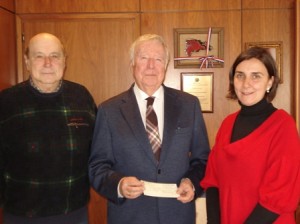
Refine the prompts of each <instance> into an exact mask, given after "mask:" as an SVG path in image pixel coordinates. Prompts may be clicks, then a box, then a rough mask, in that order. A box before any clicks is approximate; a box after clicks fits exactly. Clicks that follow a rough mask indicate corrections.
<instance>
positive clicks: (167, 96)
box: [89, 34, 210, 224]
mask: <svg viewBox="0 0 300 224" xmlns="http://www.w3.org/2000/svg"><path fill="white" fill-rule="evenodd" d="M130 59H131V68H132V71H133V77H134V79H135V83H134V84H133V85H132V86H131V88H130V89H129V90H128V91H125V92H124V93H121V94H120V95H118V96H115V97H113V98H111V99H109V100H107V101H106V102H104V103H102V104H101V105H100V106H99V109H98V114H97V119H96V125H95V131H94V137H93V143H92V152H91V157H90V160H89V176H90V181H91V184H92V186H93V188H94V189H95V190H96V191H97V192H98V193H99V194H101V195H103V196H104V197H106V198H107V199H108V224H167V223H172V224H195V222H196V221H195V220H196V213H195V199H196V198H197V197H198V196H200V195H201V194H202V192H203V191H202V190H203V189H201V187H200V185H199V183H200V181H201V180H202V178H203V176H204V172H205V167H206V161H207V157H208V154H209V151H210V149H209V143H208V137H207V132H206V127H205V123H204V120H203V116H202V113H201V108H200V103H199V100H198V98H197V97H195V96H192V95H190V94H188V93H184V92H182V91H179V90H175V89H172V88H168V87H166V86H165V85H163V82H164V79H165V73H166V69H167V66H168V62H169V51H168V49H167V46H166V44H165V42H164V40H163V38H162V37H161V36H159V35H155V34H146V35H142V36H140V37H139V38H138V39H137V40H136V41H135V42H134V43H133V44H132V46H131V48H130ZM149 96H153V97H155V100H154V104H153V108H154V110H155V112H156V114H157V120H158V130H159V138H160V140H161V152H160V157H159V159H156V158H155V156H154V153H153V151H152V147H151V144H150V141H149V139H148V135H147V132H146V129H145V127H146V115H145V114H146V103H147V100H146V98H147V97H149ZM146 181H147V182H153V183H154V185H155V184H160V183H168V184H177V186H178V188H177V191H176V193H177V195H178V196H175V197H168V196H164V195H156V193H158V192H154V193H155V195H151V196H149V194H146V193H145V192H146V191H145V190H146V189H145V188H146ZM155 186H156V185H155ZM147 190H148V189H147ZM164 191H167V189H163V190H162V192H164Z"/></svg>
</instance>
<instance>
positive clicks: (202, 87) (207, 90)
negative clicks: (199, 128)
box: [181, 72, 213, 113]
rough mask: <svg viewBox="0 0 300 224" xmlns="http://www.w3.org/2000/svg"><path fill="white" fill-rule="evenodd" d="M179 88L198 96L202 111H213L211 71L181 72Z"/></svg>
mask: <svg viewBox="0 0 300 224" xmlns="http://www.w3.org/2000/svg"><path fill="white" fill-rule="evenodd" d="M181 90H182V91H184V92H187V93H190V94H192V95H194V96H196V97H198V99H199V101H200V105H201V110H202V112H209V113H212V112H213V72H182V73H181Z"/></svg>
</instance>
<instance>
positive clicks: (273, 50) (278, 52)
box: [245, 41, 283, 83]
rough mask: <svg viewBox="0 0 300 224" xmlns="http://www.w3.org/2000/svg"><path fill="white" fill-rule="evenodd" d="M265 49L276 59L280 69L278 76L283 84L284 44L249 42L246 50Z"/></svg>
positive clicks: (246, 44) (279, 42)
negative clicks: (251, 48)
mask: <svg viewBox="0 0 300 224" xmlns="http://www.w3.org/2000/svg"><path fill="white" fill-rule="evenodd" d="M254 46H258V47H263V48H267V49H268V51H269V52H270V54H271V55H272V57H273V58H274V59H275V61H276V64H277V69H278V75H279V78H280V83H283V76H282V42H281V41H278V42H249V43H245V47H246V49H248V48H250V47H254Z"/></svg>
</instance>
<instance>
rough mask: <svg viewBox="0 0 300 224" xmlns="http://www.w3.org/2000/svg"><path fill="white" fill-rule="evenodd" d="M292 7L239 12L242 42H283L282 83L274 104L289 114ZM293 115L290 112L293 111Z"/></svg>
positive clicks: (292, 38)
mask: <svg viewBox="0 0 300 224" xmlns="http://www.w3.org/2000/svg"><path fill="white" fill-rule="evenodd" d="M294 18H295V17H294V9H265V10H262V9H258V10H244V11H243V13H242V21H243V22H242V36H243V40H242V42H243V43H244V44H245V43H246V42H270V41H282V43H283V55H282V59H283V64H282V68H281V69H282V71H283V73H282V74H283V83H282V84H280V85H279V88H278V91H277V95H276V98H275V99H274V101H273V102H274V105H275V106H276V107H278V108H283V109H285V110H286V111H287V112H289V113H292V114H293V110H292V99H293V94H294V88H293V84H294V83H293V80H294V74H295V69H294V64H295V61H294V57H295V51H294V48H295V46H294V43H295V28H294V24H295V22H294ZM249 21H251V22H249ZM293 115H294V114H293Z"/></svg>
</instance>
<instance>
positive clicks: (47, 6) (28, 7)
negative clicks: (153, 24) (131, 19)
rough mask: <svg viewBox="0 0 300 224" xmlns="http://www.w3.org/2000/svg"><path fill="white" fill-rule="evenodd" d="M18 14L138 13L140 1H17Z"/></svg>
mask: <svg viewBox="0 0 300 224" xmlns="http://www.w3.org/2000/svg"><path fill="white" fill-rule="evenodd" d="M15 1H16V13H17V14H22V13H71V12H72V13H73V12H81V13H82V12H96V13H99V12H137V11H138V10H139V0H64V1H61V0H15Z"/></svg>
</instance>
